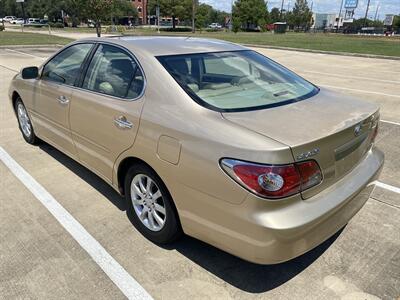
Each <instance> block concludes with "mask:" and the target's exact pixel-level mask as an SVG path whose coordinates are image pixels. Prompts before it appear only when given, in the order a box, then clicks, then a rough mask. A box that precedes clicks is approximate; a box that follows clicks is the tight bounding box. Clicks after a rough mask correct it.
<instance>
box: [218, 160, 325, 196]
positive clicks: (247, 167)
mask: <svg viewBox="0 0 400 300" xmlns="http://www.w3.org/2000/svg"><path fill="white" fill-rule="evenodd" d="M221 167H222V169H223V170H224V171H225V172H226V173H227V174H228V175H229V176H230V177H232V179H234V180H235V181H236V182H237V183H239V184H240V185H242V186H243V187H245V188H246V189H248V190H250V191H251V192H253V193H255V194H257V195H258V196H261V197H264V198H271V199H277V198H284V197H288V196H291V195H294V194H297V193H299V192H301V191H304V190H306V189H308V188H310V187H313V186H315V185H317V184H319V183H320V182H321V181H322V173H321V170H320V168H319V166H318V164H317V162H316V161H314V160H309V161H303V162H299V163H294V164H287V165H264V164H256V163H249V162H244V161H240V160H235V159H227V158H225V159H222V160H221Z"/></svg>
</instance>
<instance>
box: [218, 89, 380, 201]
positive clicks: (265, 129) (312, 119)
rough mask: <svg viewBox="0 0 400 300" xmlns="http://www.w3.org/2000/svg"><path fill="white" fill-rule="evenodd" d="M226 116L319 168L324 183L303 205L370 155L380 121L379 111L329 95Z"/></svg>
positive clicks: (308, 194)
mask: <svg viewBox="0 0 400 300" xmlns="http://www.w3.org/2000/svg"><path fill="white" fill-rule="evenodd" d="M223 116H224V118H225V119H227V120H229V121H231V122H234V123H236V124H239V125H241V126H243V127H246V128H248V129H250V130H252V131H255V132H258V133H260V134H262V135H265V136H268V137H269V138H272V139H274V140H276V141H278V142H281V143H283V144H286V145H287V146H289V147H290V148H291V150H292V154H293V159H294V161H304V160H309V159H314V160H316V161H317V162H318V164H319V166H320V168H321V171H322V174H323V181H322V183H321V184H319V185H317V186H315V187H312V188H310V189H308V190H306V191H303V192H302V197H303V199H306V198H309V197H312V196H313V195H315V194H317V193H318V192H320V191H322V190H323V189H325V188H327V187H328V186H330V185H332V184H334V183H335V182H336V181H338V180H339V179H340V178H342V177H343V176H344V175H346V174H347V173H348V172H349V171H351V170H352V169H353V168H354V167H355V166H356V165H357V164H358V163H359V162H360V160H361V159H362V158H363V157H364V155H365V153H366V152H367V151H368V150H369V149H370V146H371V143H372V135H373V133H372V131H373V128H374V127H375V126H376V125H377V120H378V118H379V115H378V107H377V106H376V105H374V104H371V103H368V102H364V101H360V100H355V99H352V98H350V97H346V96H342V95H338V94H336V93H333V92H331V91H329V90H321V91H320V92H319V93H318V94H317V95H315V96H314V97H312V98H309V99H307V100H304V101H300V102H296V103H292V104H289V105H284V106H279V107H275V108H270V109H264V110H258V111H247V112H233V113H223ZM265 163H268V162H265Z"/></svg>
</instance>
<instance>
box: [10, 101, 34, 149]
mask: <svg viewBox="0 0 400 300" xmlns="http://www.w3.org/2000/svg"><path fill="white" fill-rule="evenodd" d="M15 112H16V114H17V118H18V124H19V129H20V131H21V133H22V136H23V137H24V139H25V141H27V142H28V143H29V144H36V143H37V141H38V138H37V137H36V135H35V132H34V130H33V126H32V122H31V119H30V118H29V115H28V112H27V110H26V107H25V105H24V103H23V102H22V100H21V98H18V99H17V101H15Z"/></svg>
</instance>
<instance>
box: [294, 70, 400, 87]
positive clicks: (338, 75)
mask: <svg viewBox="0 0 400 300" xmlns="http://www.w3.org/2000/svg"><path fill="white" fill-rule="evenodd" d="M298 73H311V74H320V75H328V76H333V77H339V78H354V79H361V80H371V81H376V82H386V83H395V84H400V81H397V80H386V79H377V78H371V77H362V76H349V75H343V74H334V73H325V72H317V71H304V70H298Z"/></svg>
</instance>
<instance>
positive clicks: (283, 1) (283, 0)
mask: <svg viewBox="0 0 400 300" xmlns="http://www.w3.org/2000/svg"><path fill="white" fill-rule="evenodd" d="M284 3H285V0H282V5H281V16H280V19H281V21H282V14H283V4H284Z"/></svg>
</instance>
